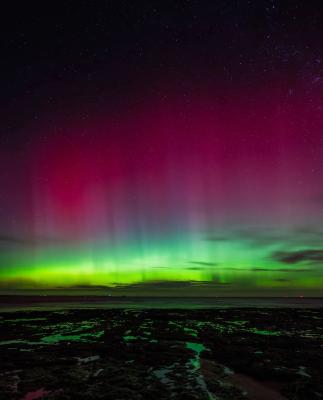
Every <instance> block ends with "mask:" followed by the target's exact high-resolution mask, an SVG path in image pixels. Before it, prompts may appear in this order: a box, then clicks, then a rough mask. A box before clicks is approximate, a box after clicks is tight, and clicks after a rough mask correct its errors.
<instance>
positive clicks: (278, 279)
mask: <svg viewBox="0 0 323 400" xmlns="http://www.w3.org/2000/svg"><path fill="white" fill-rule="evenodd" d="M291 280H292V279H287V278H276V279H273V281H274V282H290V281H291Z"/></svg>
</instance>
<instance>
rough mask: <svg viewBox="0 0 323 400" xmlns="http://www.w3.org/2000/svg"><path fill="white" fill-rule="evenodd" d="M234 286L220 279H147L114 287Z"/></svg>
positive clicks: (187, 287) (182, 287)
mask: <svg viewBox="0 0 323 400" xmlns="http://www.w3.org/2000/svg"><path fill="white" fill-rule="evenodd" d="M230 286H232V283H231V282H226V283H220V282H218V281H215V280H214V281H147V282H138V283H130V284H119V285H116V286H114V289H127V290H128V289H145V290H147V289H148V290H149V289H156V290H160V289H161V290H162V289H191V288H198V287H203V288H205V287H208V288H225V287H230Z"/></svg>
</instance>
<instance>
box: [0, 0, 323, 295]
mask: <svg viewBox="0 0 323 400" xmlns="http://www.w3.org/2000/svg"><path fill="white" fill-rule="evenodd" d="M10 4H11V5H10V9H7V10H4V9H3V10H2V11H1V17H0V18H1V30H2V34H1V45H0V50H1V52H0V56H1V75H0V81H1V85H0V89H1V90H0V102H1V108H0V121H1V124H0V290H1V291H2V292H8V293H15V292H16V291H17V290H18V289H38V290H39V289H47V290H48V289H62V288H63V289H67V292H73V291H75V290H77V289H79V290H90V289H91V288H92V289H91V290H94V291H95V290H98V291H104V293H109V294H112V295H162V296H164V295H169V296H173V295H176V296H232V295H234V296H241V295H243V296H257V295H258V296H259V295H264V296H319V295H322V294H323V225H322V223H323V108H322V107H323V101H322V100H323V98H322V94H323V46H322V43H323V42H322V38H323V5H321V6H319V4H320V3H319V2H317V1H311V0H307V1H274V0H267V1H264V0H254V1H247V0H245V1H237V0H236V1H230V0H226V1H216V0H213V1H197V0H196V1H193V0H191V1H152V0H150V1H138V2H137V1H125V0H124V1H121V0H118V1H96V2H94V1H80V0H79V1H68V0H66V1H61V2H60V1H56V2H38V1H37V2H36V1H28V2H15V1H13V2H11V3H10Z"/></svg>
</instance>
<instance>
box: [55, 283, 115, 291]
mask: <svg viewBox="0 0 323 400" xmlns="http://www.w3.org/2000/svg"><path fill="white" fill-rule="evenodd" d="M63 288H64V287H60V288H58V289H63ZM69 289H91V290H102V289H111V286H105V285H90V284H89V285H73V286H69Z"/></svg>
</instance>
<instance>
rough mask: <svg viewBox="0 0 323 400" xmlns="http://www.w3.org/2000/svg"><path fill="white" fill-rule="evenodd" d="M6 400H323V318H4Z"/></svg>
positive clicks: (259, 313) (276, 314)
mask: <svg viewBox="0 0 323 400" xmlns="http://www.w3.org/2000/svg"><path fill="white" fill-rule="evenodd" d="M0 360H1V362H0V399H1V400H2V399H6V400H15V399H20V400H33V399H52V400H53V399H111V400H123V399H124V400H125V399H129V400H130V399H131V400H151V399H156V400H157V399H158V400H159V399H160V400H163V399H165V400H166V399H167V400H168V399H180V400H194V399H196V400H204V399H205V400H208V399H214V400H227V399H230V400H239V399H245V400H257V399H261V400H270V399H273V400H283V399H290V400H292V399H293V400H316V399H323V380H322V376H323V312H322V309H264V308H262V309H252V308H250V309H223V310H221V309H220V310H182V309H181V310H130V309H129V310H102V309H101V310H100V309H95V310H94V309H89V310H84V309H83V310H58V311H21V312H3V313H1V314H0Z"/></svg>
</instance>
